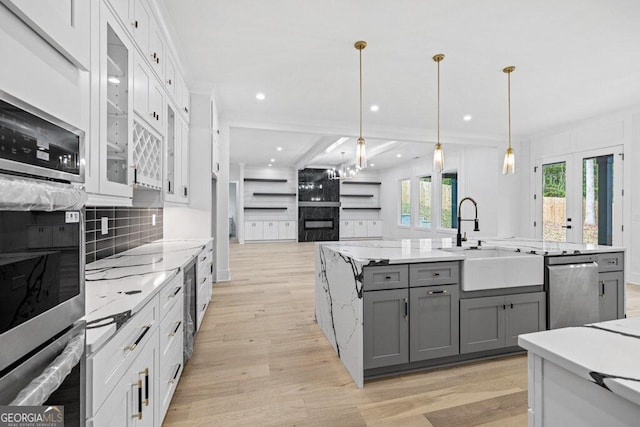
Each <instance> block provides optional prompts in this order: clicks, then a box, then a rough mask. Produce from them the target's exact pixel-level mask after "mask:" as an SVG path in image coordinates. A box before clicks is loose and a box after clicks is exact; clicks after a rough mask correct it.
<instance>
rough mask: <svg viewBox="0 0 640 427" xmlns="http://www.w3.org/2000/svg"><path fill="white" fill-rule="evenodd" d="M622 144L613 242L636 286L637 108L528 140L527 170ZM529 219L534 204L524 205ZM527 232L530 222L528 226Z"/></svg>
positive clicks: (639, 223) (639, 232)
mask: <svg viewBox="0 0 640 427" xmlns="http://www.w3.org/2000/svg"><path fill="white" fill-rule="evenodd" d="M617 145H622V146H623V149H624V155H625V157H624V166H623V174H624V176H623V187H624V190H625V193H624V197H623V202H622V203H623V206H622V224H616V225H615V226H616V227H617V226H620V225H624V232H623V233H622V242H614V245H615V246H621V247H624V248H626V249H627V251H626V266H627V281H630V282H634V283H640V259H637V258H638V257H637V256H634V254H640V214H635V215H634V214H632V212H640V187H638V186H637V185H635V186H634V185H633V183H636V182H638V180H639V179H640V171H639V170H638V165H640V108H639V107H629V108H626V109H623V110H620V111H616V112H613V113H610V114H606V115H602V116H598V117H593V118H589V119H585V120H582V121H580V122H577V123H572V124H570V125H567V126H563V127H560V128H556V129H550V130H548V131H546V132H543V133H540V134H539V135H535V136H534V137H532V138H531V153H530V168H533V166H534V164H536V163H538V162H539V160H540V159H543V158H548V157H553V156H559V155H566V154H573V153H578V152H582V151H587V150H594V149H601V148H606V147H612V146H617ZM614 174H615V171H614ZM529 179H530V182H529V188H530V191H532V189H534V188H535V185H536V179H540V174H538V176H535V175H533V174H530V178H529ZM528 210H529V213H530V216H532V217H533V215H534V213H535V201H534V200H533V199H530V201H529V203H528ZM528 228H529V230H530V232H531V233H533V230H532V221H531V224H529V225H528Z"/></svg>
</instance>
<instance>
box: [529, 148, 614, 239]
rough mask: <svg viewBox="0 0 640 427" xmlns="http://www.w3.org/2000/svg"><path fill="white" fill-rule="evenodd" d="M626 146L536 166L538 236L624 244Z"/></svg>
mask: <svg viewBox="0 0 640 427" xmlns="http://www.w3.org/2000/svg"><path fill="white" fill-rule="evenodd" d="M623 158H624V157H623V151H622V146H615V147H609V148H604V149H598V150H591V151H583V152H580V153H574V154H569V155H564V156H557V157H548V158H543V159H540V160H539V161H537V162H536V169H535V176H536V196H535V199H536V219H535V223H534V226H535V230H536V237H537V238H538V239H543V240H545V241H551V242H567V243H583V244H598V245H622V197H623V194H624V193H623V189H622V182H623V180H622V177H623V174H622V168H623Z"/></svg>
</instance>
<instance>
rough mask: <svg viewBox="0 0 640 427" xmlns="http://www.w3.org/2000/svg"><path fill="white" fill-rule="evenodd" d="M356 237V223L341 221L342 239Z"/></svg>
mask: <svg viewBox="0 0 640 427" xmlns="http://www.w3.org/2000/svg"><path fill="white" fill-rule="evenodd" d="M353 236H354V221H351V220H341V221H340V238H341V239H351V238H353Z"/></svg>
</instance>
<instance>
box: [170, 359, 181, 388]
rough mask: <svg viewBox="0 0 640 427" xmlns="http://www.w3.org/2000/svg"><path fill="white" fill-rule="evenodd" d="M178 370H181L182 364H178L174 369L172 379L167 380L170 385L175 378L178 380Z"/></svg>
mask: <svg viewBox="0 0 640 427" xmlns="http://www.w3.org/2000/svg"><path fill="white" fill-rule="evenodd" d="M180 368H182V363H178V367H177V368H176V372H175V373H174V374H173V378H171V379H170V380H169V382H170V383H171V384H173V383H175V382H176V378H178V374H179V373H180Z"/></svg>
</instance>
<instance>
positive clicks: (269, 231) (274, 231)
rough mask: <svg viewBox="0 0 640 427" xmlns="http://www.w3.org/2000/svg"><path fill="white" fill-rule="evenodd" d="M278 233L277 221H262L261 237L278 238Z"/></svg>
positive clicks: (267, 238) (265, 238)
mask: <svg viewBox="0 0 640 427" xmlns="http://www.w3.org/2000/svg"><path fill="white" fill-rule="evenodd" d="M278 235H279V225H278V221H264V225H263V239H264V240H278Z"/></svg>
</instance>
